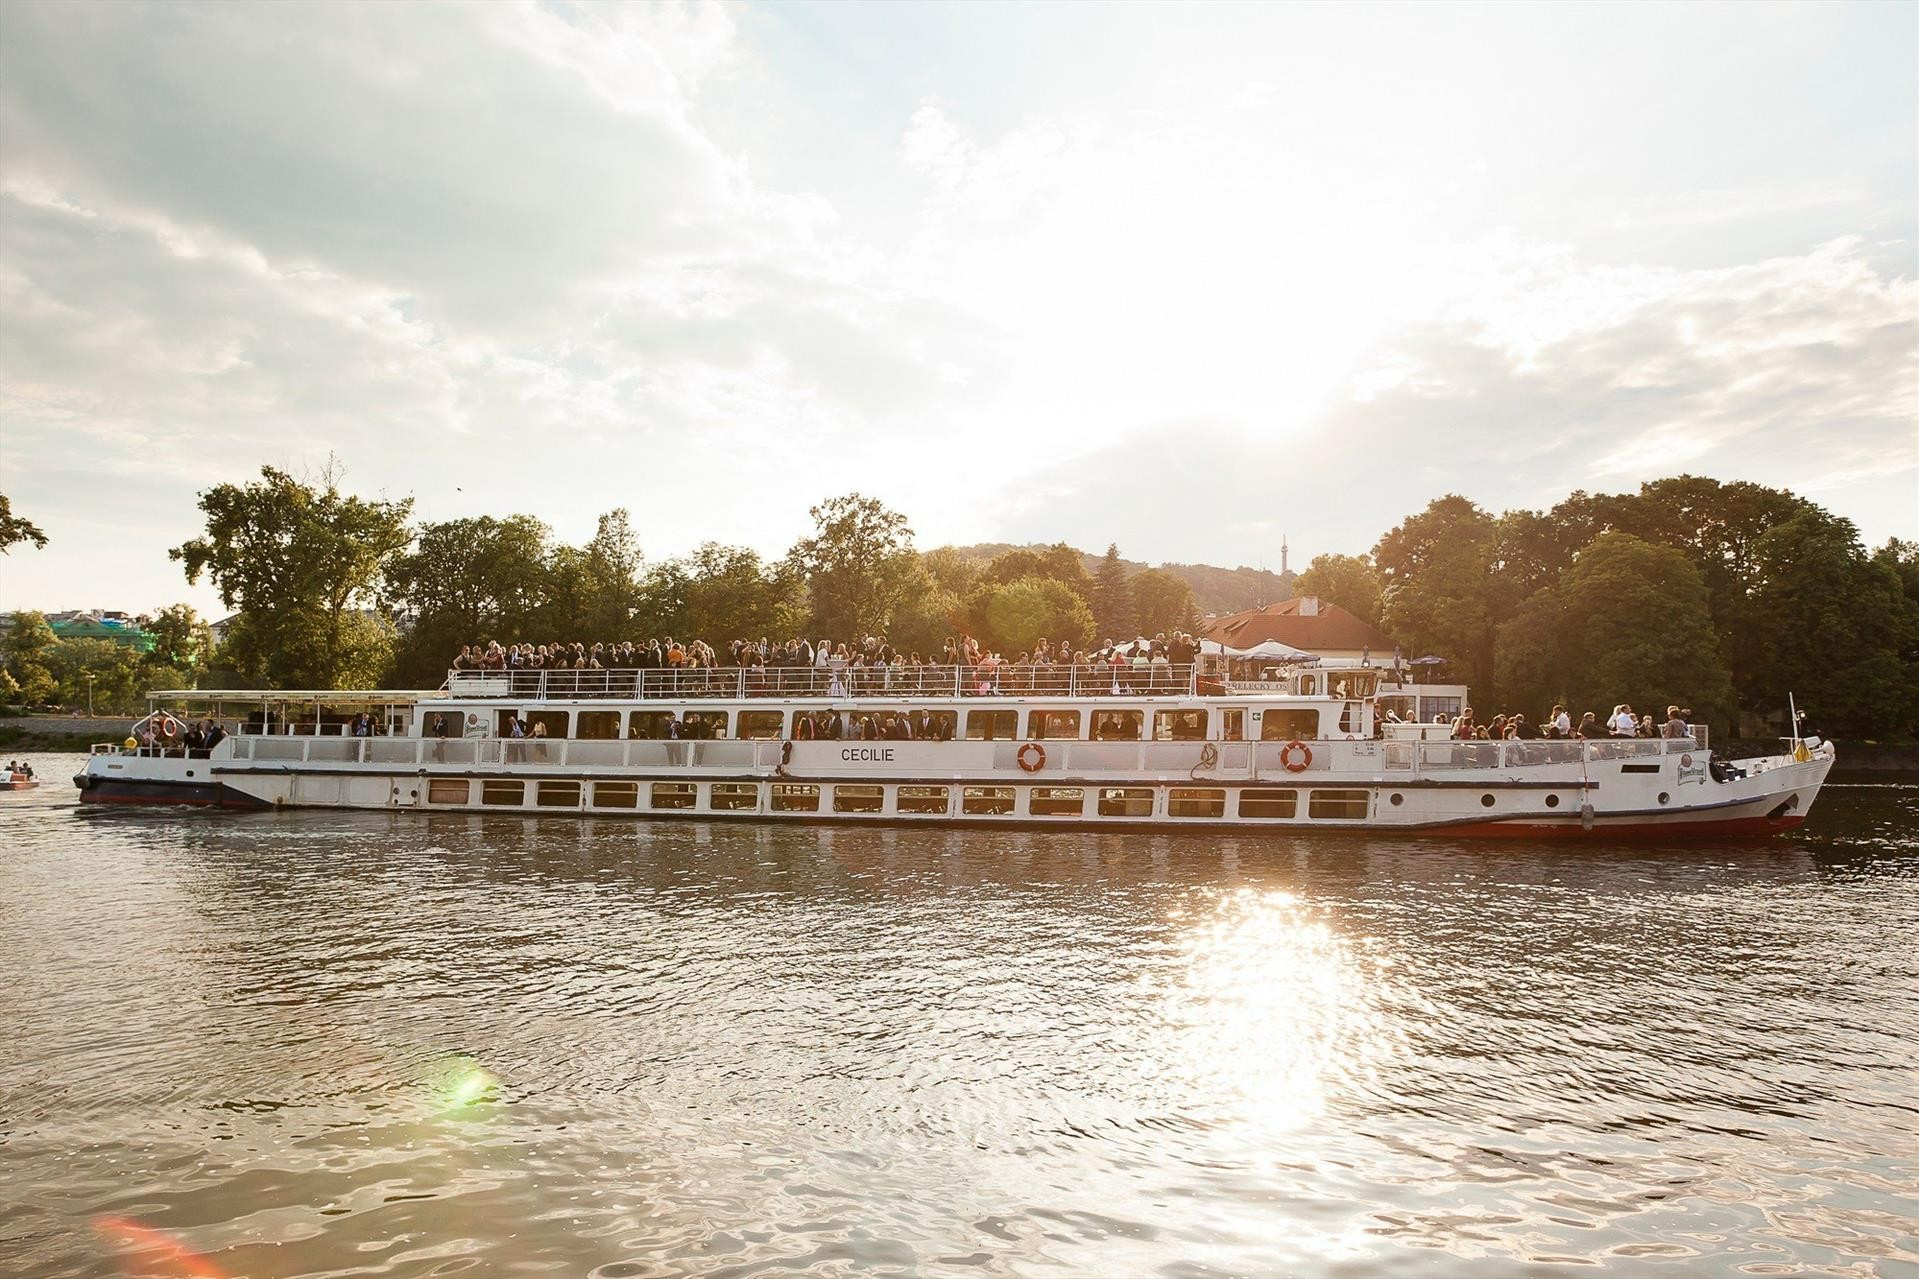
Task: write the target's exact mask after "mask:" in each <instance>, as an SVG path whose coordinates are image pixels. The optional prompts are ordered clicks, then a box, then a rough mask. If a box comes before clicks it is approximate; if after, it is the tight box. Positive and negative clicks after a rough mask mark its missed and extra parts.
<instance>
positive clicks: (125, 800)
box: [80, 792, 220, 808]
mask: <svg viewBox="0 0 1919 1279" xmlns="http://www.w3.org/2000/svg"><path fill="white" fill-rule="evenodd" d="M80 802H81V803H82V804H165V805H171V806H173V807H175V808H178V807H181V806H183V805H184V806H185V807H188V808H218V807H220V801H219V800H217V799H191V798H186V797H179V798H164V799H163V798H161V797H160V796H158V795H95V794H92V793H91V792H88V793H86V794H82V795H81V796H80Z"/></svg>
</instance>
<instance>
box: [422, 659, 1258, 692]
mask: <svg viewBox="0 0 1919 1279" xmlns="http://www.w3.org/2000/svg"><path fill="white" fill-rule="evenodd" d="M1208 682H1210V678H1209V677H1203V676H1202V675H1201V674H1200V668H1199V666H1198V665H1197V664H1186V665H1181V666H1173V665H1171V664H1168V663H1161V664H1158V665H1153V664H1147V665H1133V664H1130V663H1128V664H1123V665H1111V664H1107V663H1093V664H1074V665H1070V666H1062V665H1031V664H1028V665H1024V666H1022V665H1018V664H1016V663H1012V662H1001V663H999V664H998V665H997V666H986V665H982V666H692V667H677V668H675V667H669V668H666V669H655V668H638V669H636V668H633V667H619V668H614V669H607V670H585V671H578V670H526V669H524V668H522V669H513V668H507V669H503V670H477V671H473V670H449V671H448V672H447V682H446V689H447V691H448V692H449V693H450V694H451V695H453V696H456V697H458V696H474V697H513V698H522V699H526V700H532V701H557V700H563V699H570V698H599V699H607V700H616V701H644V700H648V699H651V698H664V697H671V698H702V697H711V698H729V699H742V700H743V699H746V698H755V697H823V698H828V699H831V700H833V701H842V700H852V699H855V698H901V699H905V698H916V697H1049V696H1050V697H1098V696H1114V695H1118V696H1131V697H1190V696H1194V695H1196V694H1197V693H1198V692H1200V691H1202V690H1201V685H1202V684H1206V683H1208ZM1218 691H1220V692H1222V693H1223V692H1225V687H1224V685H1223V684H1221V685H1220V686H1219V690H1218Z"/></svg>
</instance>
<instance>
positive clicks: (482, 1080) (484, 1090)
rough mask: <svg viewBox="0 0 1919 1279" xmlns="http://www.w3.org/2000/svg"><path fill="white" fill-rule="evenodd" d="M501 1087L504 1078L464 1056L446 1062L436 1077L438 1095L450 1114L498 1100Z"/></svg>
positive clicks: (434, 1083) (435, 1089) (444, 1109)
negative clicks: (500, 1078) (501, 1079)
mask: <svg viewBox="0 0 1919 1279" xmlns="http://www.w3.org/2000/svg"><path fill="white" fill-rule="evenodd" d="M499 1089H500V1081H499V1080H498V1079H496V1078H495V1077H494V1076H493V1074H492V1073H491V1072H489V1071H487V1070H486V1069H484V1068H483V1067H482V1066H481V1065H480V1064H479V1063H478V1062H476V1061H473V1060H471V1059H469V1058H464V1057H461V1058H456V1059H454V1060H453V1061H450V1062H448V1063H446V1065H445V1067H444V1068H443V1069H442V1070H441V1071H440V1072H439V1073H438V1075H437V1077H436V1078H435V1079H434V1080H433V1091H434V1094H435V1095H436V1096H437V1097H438V1098H439V1101H440V1108H441V1109H442V1110H443V1111H445V1112H447V1113H457V1112H459V1111H464V1110H467V1109H470V1108H471V1107H474V1106H477V1105H479V1104H481V1103H482V1102H488V1101H497V1100H498V1099H499Z"/></svg>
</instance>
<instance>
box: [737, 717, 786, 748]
mask: <svg viewBox="0 0 1919 1279" xmlns="http://www.w3.org/2000/svg"><path fill="white" fill-rule="evenodd" d="M785 730H786V712H784V711H741V712H740V736H741V738H750V739H752V740H753V741H758V742H777V741H779V740H780V737H781V735H782V734H783V733H784V732H785Z"/></svg>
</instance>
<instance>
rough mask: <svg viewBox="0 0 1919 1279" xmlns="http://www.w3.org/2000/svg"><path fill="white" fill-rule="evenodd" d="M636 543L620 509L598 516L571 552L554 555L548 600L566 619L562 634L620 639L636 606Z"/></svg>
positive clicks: (628, 631)
mask: <svg viewBox="0 0 1919 1279" xmlns="http://www.w3.org/2000/svg"><path fill="white" fill-rule="evenodd" d="M642 563H643V560H642V557H641V555H640V541H639V538H638V537H637V536H636V535H635V534H634V532H633V522H632V517H631V516H629V515H628V514H627V512H626V508H625V507H620V508H618V509H616V510H612V511H608V512H607V513H606V514H605V515H602V516H600V521H599V525H598V527H597V528H596V529H595V530H594V533H593V536H592V538H591V539H589V540H588V542H587V544H586V545H585V546H583V547H581V548H580V549H579V551H578V552H577V554H569V553H568V552H567V551H566V550H564V549H563V550H562V551H561V552H560V554H559V556H558V557H557V559H556V564H555V573H556V581H555V583H554V591H553V602H554V604H555V605H556V606H558V607H559V608H560V609H561V610H562V612H564V613H566V614H567V616H568V620H569V621H570V622H571V623H572V624H571V626H570V627H567V628H566V631H567V633H570V634H573V635H577V636H579V637H581V638H583V639H586V640H587V641H588V642H589V643H590V642H592V641H594V640H620V639H625V638H627V637H628V636H629V635H630V634H631V633H632V626H633V620H634V618H635V616H636V615H637V614H638V613H639V611H640V607H641V604H642V590H641V585H640V570H641V567H642Z"/></svg>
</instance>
